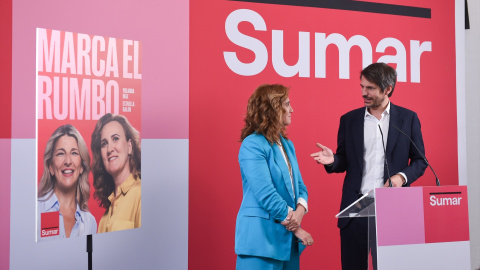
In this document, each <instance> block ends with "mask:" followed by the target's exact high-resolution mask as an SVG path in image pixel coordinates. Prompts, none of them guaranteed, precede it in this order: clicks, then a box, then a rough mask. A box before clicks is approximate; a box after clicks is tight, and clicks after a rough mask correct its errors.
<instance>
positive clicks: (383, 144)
mask: <svg viewBox="0 0 480 270" xmlns="http://www.w3.org/2000/svg"><path fill="white" fill-rule="evenodd" d="M378 129H380V135H382V146H383V153H384V155H385V167H387V174H388V187H392V179H390V169H389V168H388V161H387V149H385V141H384V140H383V132H382V128H381V127H380V124H378Z"/></svg>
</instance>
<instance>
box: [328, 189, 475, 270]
mask: <svg viewBox="0 0 480 270" xmlns="http://www.w3.org/2000/svg"><path fill="white" fill-rule="evenodd" d="M336 217H337V218H361V217H366V218H368V232H366V233H367V234H368V239H369V246H368V252H369V253H370V254H371V259H370V261H369V269H378V270H397V269H398V270H404V269H409V270H414V269H418V270H425V269H435V270H439V269H445V270H451V269H456V270H463V269H465V270H470V269H471V268H470V241H469V225H468V196H467V187H466V186H440V187H404V188H377V189H375V190H372V191H370V192H369V193H368V194H366V195H364V196H362V197H361V198H360V199H358V200H357V201H355V202H354V203H352V204H351V205H349V206H348V207H347V208H345V209H343V210H342V211H341V212H340V213H338V214H337V215H336ZM374 265H375V266H376V267H374Z"/></svg>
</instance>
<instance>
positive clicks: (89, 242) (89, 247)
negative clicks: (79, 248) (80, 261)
mask: <svg viewBox="0 0 480 270" xmlns="http://www.w3.org/2000/svg"><path fill="white" fill-rule="evenodd" d="M92 242H93V240H92V235H91V234H89V235H87V253H88V270H92V252H93V243H92Z"/></svg>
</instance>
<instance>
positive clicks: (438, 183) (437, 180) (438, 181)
mask: <svg viewBox="0 0 480 270" xmlns="http://www.w3.org/2000/svg"><path fill="white" fill-rule="evenodd" d="M392 126H393V127H394V128H396V129H397V130H398V131H400V133H402V134H403V135H405V137H407V138H408V139H409V140H410V142H411V143H412V144H413V146H415V149H417V152H418V153H419V154H420V156H421V157H422V158H423V160H424V161H425V163H427V165H428V167H429V168H430V170H432V172H433V174H434V175H435V182H436V184H437V187H439V186H440V180H439V179H438V177H437V174H436V173H435V171H434V170H433V168H432V166H430V163H429V162H428V160H427V158H426V157H425V156H424V155H423V154H422V152H421V151H420V149H418V147H417V145H416V144H415V143H414V142H413V140H412V138H410V136H408V135H407V134H406V133H405V132H403V131H402V130H401V129H399V128H398V127H397V126H395V125H394V124H392Z"/></svg>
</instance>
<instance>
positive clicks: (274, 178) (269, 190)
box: [235, 133, 308, 261]
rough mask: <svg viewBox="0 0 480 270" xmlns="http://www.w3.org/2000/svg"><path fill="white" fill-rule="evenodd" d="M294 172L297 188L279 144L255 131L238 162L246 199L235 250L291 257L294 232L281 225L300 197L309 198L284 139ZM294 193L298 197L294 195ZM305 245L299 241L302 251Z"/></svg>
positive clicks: (291, 150) (274, 257)
mask: <svg viewBox="0 0 480 270" xmlns="http://www.w3.org/2000/svg"><path fill="white" fill-rule="evenodd" d="M281 142H282V145H283V146H284V148H285V150H286V152H287V156H288V158H289V160H290V163H291V166H292V172H293V184H294V187H295V188H294V190H295V191H294V190H292V182H291V180H290V173H289V171H288V166H287V164H286V162H285V159H284V158H283V155H282V152H281V151H282V149H281V148H280V147H278V145H277V144H273V145H271V144H270V143H269V142H268V141H267V139H265V137H264V136H263V135H260V134H257V133H253V134H251V135H250V136H248V137H247V138H245V139H244V140H243V142H242V146H241V147H240V152H239V154H238V161H239V163H240V171H241V174H242V186H243V200H242V204H241V206H240V210H239V211H238V215H237V223H236V227H235V253H236V254H237V255H250V256H260V257H267V258H272V259H276V260H282V261H288V260H290V253H291V249H292V241H293V238H294V237H293V233H292V232H290V231H287V229H286V228H285V227H284V226H283V225H282V224H280V222H281V221H283V220H284V219H285V218H286V217H287V214H288V207H287V206H290V207H291V208H293V209H295V208H296V205H297V199H298V198H299V197H302V198H304V199H305V200H306V201H307V199H308V193H307V187H306V186H305V185H304V183H303V180H302V176H301V175H300V170H299V168H298V163H297V158H296V156H295V148H294V147H293V143H292V142H291V141H290V140H285V139H284V138H281ZM294 193H295V196H294ZM304 248H305V246H303V244H301V243H299V250H300V252H301V251H302V250H303V249H304Z"/></svg>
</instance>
